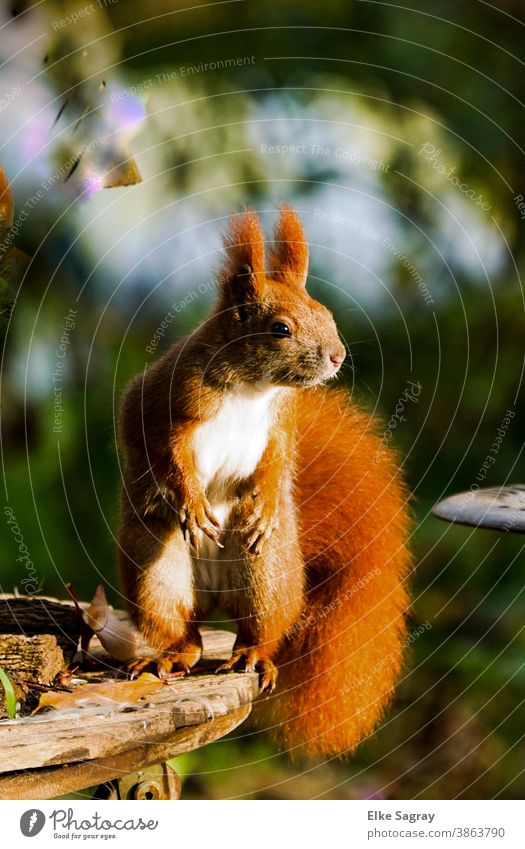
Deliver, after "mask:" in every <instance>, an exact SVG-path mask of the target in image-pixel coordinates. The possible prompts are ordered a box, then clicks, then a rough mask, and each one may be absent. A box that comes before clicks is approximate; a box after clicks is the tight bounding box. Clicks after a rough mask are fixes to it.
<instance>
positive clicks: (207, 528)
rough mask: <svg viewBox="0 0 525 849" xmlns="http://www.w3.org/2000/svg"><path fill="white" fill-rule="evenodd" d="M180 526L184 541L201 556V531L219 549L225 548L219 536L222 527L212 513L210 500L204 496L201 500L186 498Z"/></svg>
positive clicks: (182, 507)
mask: <svg viewBox="0 0 525 849" xmlns="http://www.w3.org/2000/svg"><path fill="white" fill-rule="evenodd" d="M180 525H181V528H182V533H183V534H184V539H185V540H186V541H188V542H189V543H190V545H192V546H193V548H194V549H195V552H196V553H197V555H198V554H199V535H198V532H199V530H201V531H202V532H203V533H205V534H206V536H208V537H209V538H210V539H211V540H213V542H215V543H216V544H217V545H218V546H219V548H223V545H222V543H221V542H220V538H219V534H220V531H221V526H220V524H219V522H218V521H217V519H216V518H215V516H214V515H213V513H212V510H211V507H210V504H209V502H208V499H207V498H206V496H205V495H204V494H203V495H201V496H200V498H186V499H185V500H184V502H183V503H182V506H181V508H180Z"/></svg>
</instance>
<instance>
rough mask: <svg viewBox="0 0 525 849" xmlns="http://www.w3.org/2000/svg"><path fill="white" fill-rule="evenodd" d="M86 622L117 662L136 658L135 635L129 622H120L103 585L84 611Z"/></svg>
mask: <svg viewBox="0 0 525 849" xmlns="http://www.w3.org/2000/svg"><path fill="white" fill-rule="evenodd" d="M84 622H85V623H86V625H88V626H89V627H90V628H91V630H92V631H94V633H95V634H96V635H97V637H98V638H99V640H100V642H101V644H102V645H103V646H104V648H105V649H106V651H107V652H108V654H110V655H111V657H114V658H115V660H121V661H124V660H131V658H132V657H135V652H136V644H135V635H134V633H133V630H132V629H131V626H130V625H129V624H128V623H127V622H123V621H122V620H120V619H119V618H118V617H117V615H116V614H115V611H114V610H113V608H112V607H111V606H110V605H109V604H108V600H107V598H106V593H105V590H104V587H103V586H102V584H100V586H99V587H97V591H96V593H95V595H94V596H93V600H92V602H91V604H90V606H89V607H88V608H87V610H85V611H84Z"/></svg>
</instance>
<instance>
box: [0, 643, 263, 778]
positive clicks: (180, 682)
mask: <svg viewBox="0 0 525 849" xmlns="http://www.w3.org/2000/svg"><path fill="white" fill-rule="evenodd" d="M203 637H204V641H205V662H206V659H209V658H210V657H213V656H217V655H219V657H218V658H217V659H222V658H223V657H227V656H228V655H229V653H230V652H231V645H232V641H233V635H232V634H229V633H227V632H216V631H206V632H204V634H203ZM218 646H219V647H220V649H219V648H218ZM258 690H259V687H258V675H257V674H256V673H231V674H220V675H214V674H211V675H209V674H193V675H191V676H189V677H188V678H184V679H175V680H173V681H170V682H169V683H167V684H166V685H165V686H164V687H162V688H161V689H160V690H158V691H157V692H156V693H155V694H153V695H152V696H150V697H148V703H147V704H145V705H141V704H139V705H138V706H136V707H135V708H134V709H130V710H119V709H117V710H116V709H115V706H114V705H108V706H104V707H98V706H96V707H95V706H92V707H86V708H75V709H74V710H71V711H49V712H47V713H42V714H38V715H36V716H33V717H26V718H25V719H20V720H14V721H9V720H4V721H2V722H0V751H1V753H2V757H1V758H0V773H3V772H11V771H15V770H21V769H32V768H36V767H45V766H53V765H58V764H66V763H72V762H76V761H80V760H92V759H94V758H103V757H110V756H113V755H117V754H120V753H121V752H126V751H129V750H130V749H133V748H136V747H137V745H139V744H145V745H147V746H150V745H152V744H154V743H156V742H158V741H159V740H163V739H165V738H166V737H167V736H170V735H172V734H173V733H174V732H175V731H177V730H178V729H180V728H185V727H188V726H195V725H200V724H202V723H208V722H210V721H211V720H213V719H216V718H218V717H221V716H227V715H228V714H230V713H232V712H233V711H235V710H237V709H238V708H240V707H243V706H245V705H248V704H250V703H251V702H252V701H253V699H255V698H256V696H257V694H258Z"/></svg>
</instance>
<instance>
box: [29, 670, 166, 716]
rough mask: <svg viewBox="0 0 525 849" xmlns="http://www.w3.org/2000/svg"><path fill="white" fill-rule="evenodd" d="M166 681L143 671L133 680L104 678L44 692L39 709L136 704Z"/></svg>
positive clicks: (122, 706)
mask: <svg viewBox="0 0 525 849" xmlns="http://www.w3.org/2000/svg"><path fill="white" fill-rule="evenodd" d="M163 684H164V682H163V681H161V679H160V678H157V676H156V675H152V674H151V673H149V672H144V673H143V674H142V675H140V676H139V677H138V678H137V679H136V680H134V681H105V682H104V683H103V684H82V685H81V686H78V687H76V688H75V689H74V690H73V691H72V692H71V693H63V692H61V693H56V692H52V691H49V692H47V693H42V695H41V696H40V701H39V703H38V707H37V708H36V709H35V710H34V711H33V713H36V712H37V711H39V710H41V709H42V708H45V707H50V708H55V710H71V708H79V707H85V706H87V705H106V704H108V703H113V704H115V705H116V706H118V707H119V708H124V707H126V706H127V705H133V704H136V703H137V702H138V701H140V699H143V698H145V697H146V696H150V695H151V694H152V693H155V692H156V691H157V690H158V689H159V688H160V687H162V686H163Z"/></svg>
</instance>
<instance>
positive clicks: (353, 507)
mask: <svg viewBox="0 0 525 849" xmlns="http://www.w3.org/2000/svg"><path fill="white" fill-rule="evenodd" d="M298 407H299V417H300V421H301V437H300V440H299V459H298V478H297V503H298V510H299V523H300V527H301V534H300V539H299V542H300V546H301V550H302V554H303V557H304V561H305V565H306V596H305V608H304V611H303V615H302V617H301V618H300V619H299V620H298V622H297V623H296V624H295V625H294V626H293V627H292V629H291V630H290V631H289V634H288V637H287V639H286V640H285V641H284V643H283V645H282V647H281V649H280V651H279V653H278V655H277V660H276V663H277V665H278V667H279V690H278V693H277V694H276V695H275V696H272V697H271V698H270V699H267V700H265V701H264V702H261V703H259V704H258V705H257V706H256V710H257V718H258V723H259V725H263V726H265V727H267V726H270V727H273V731H274V735H275V736H276V737H277V738H279V739H280V740H282V741H283V742H284V744H285V745H286V746H287V747H295V746H304V748H305V749H306V751H307V752H308V753H310V754H318V755H335V754H340V753H349V752H351V751H353V750H354V749H355V748H356V746H357V745H358V743H359V742H360V741H361V740H362V739H363V738H364V737H365V736H366V735H368V734H370V733H371V732H372V730H373V729H374V727H375V726H376V724H377V722H378V721H379V719H380V718H381V716H382V714H383V712H384V711H385V709H386V707H387V706H388V704H389V702H390V700H391V698H392V695H393V691H394V685H395V682H396V681H397V678H398V677H399V674H400V671H401V667H402V662H403V648H402V644H403V640H404V638H405V636H406V625H405V615H406V611H407V608H408V603H409V598H408V592H407V588H406V585H405V578H406V575H407V573H408V570H409V567H410V554H409V552H408V550H407V547H406V539H407V536H408V530H409V520H408V511H407V505H406V491H405V487H404V485H403V481H402V479H401V478H400V470H399V467H398V465H397V463H396V461H395V458H394V456H393V454H392V452H391V451H390V450H389V451H388V452H385V451H382V450H381V448H380V441H379V439H378V437H377V435H376V422H375V421H374V420H372V419H371V418H370V416H369V415H367V414H366V413H364V412H362V411H360V410H358V409H356V407H355V406H354V405H351V404H350V403H349V399H348V397H347V396H346V393H344V392H341V391H334V390H326V391H322V390H319V389H318V390H308V391H307V392H305V393H303V394H302V396H301V398H300V399H299V404H298ZM375 459H377V460H378V462H377V463H376V462H374V460H375Z"/></svg>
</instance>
